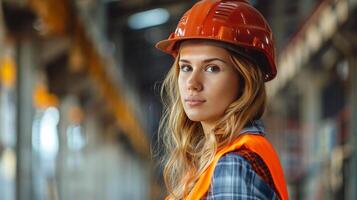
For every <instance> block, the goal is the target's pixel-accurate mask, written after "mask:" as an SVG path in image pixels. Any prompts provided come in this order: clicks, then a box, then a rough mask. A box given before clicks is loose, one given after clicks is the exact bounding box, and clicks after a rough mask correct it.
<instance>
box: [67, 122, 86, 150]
mask: <svg viewBox="0 0 357 200" xmlns="http://www.w3.org/2000/svg"><path fill="white" fill-rule="evenodd" d="M67 142H68V148H69V149H71V150H74V151H79V150H81V149H82V148H83V147H84V146H85V144H86V140H85V138H84V136H83V131H82V128H81V126H79V125H71V126H69V127H68V128H67Z"/></svg>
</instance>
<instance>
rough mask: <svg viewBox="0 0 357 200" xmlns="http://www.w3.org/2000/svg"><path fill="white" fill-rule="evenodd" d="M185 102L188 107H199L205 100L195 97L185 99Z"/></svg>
mask: <svg viewBox="0 0 357 200" xmlns="http://www.w3.org/2000/svg"><path fill="white" fill-rule="evenodd" d="M185 102H186V103H187V104H188V105H189V106H198V105H201V104H203V103H205V102H206V100H204V99H201V98H197V97H190V98H186V99H185Z"/></svg>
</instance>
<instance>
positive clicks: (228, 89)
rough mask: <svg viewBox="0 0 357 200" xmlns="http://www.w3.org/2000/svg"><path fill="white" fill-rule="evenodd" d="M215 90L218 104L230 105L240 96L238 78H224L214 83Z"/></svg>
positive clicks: (214, 94)
mask: <svg viewBox="0 0 357 200" xmlns="http://www.w3.org/2000/svg"><path fill="white" fill-rule="evenodd" d="M212 87H213V89H212V90H214V91H215V92H214V93H212V95H213V96H214V98H215V99H216V102H217V103H218V104H224V105H226V106H228V105H229V104H231V103H232V102H233V101H235V100H236V99H237V98H238V93H239V82H238V78H235V77H229V78H223V79H222V80H221V81H217V82H216V83H213V85H212Z"/></svg>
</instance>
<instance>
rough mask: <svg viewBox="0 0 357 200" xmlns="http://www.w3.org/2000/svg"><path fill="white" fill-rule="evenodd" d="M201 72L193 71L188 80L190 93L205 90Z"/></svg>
mask: <svg viewBox="0 0 357 200" xmlns="http://www.w3.org/2000/svg"><path fill="white" fill-rule="evenodd" d="M199 73H200V72H199V71H198V70H197V71H195V70H194V71H192V73H191V74H190V76H189V77H188V79H187V89H188V90H189V91H196V92H199V91H201V90H202V89H203V85H202V82H201V77H200V74H199Z"/></svg>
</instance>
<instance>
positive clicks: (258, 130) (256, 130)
mask: <svg viewBox="0 0 357 200" xmlns="http://www.w3.org/2000/svg"><path fill="white" fill-rule="evenodd" d="M248 132H249V133H252V134H262V135H265V127H264V123H263V121H262V120H261V119H259V120H253V121H249V122H248V123H247V125H246V126H245V127H244V128H243V129H242V130H241V131H240V134H243V133H248Z"/></svg>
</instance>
